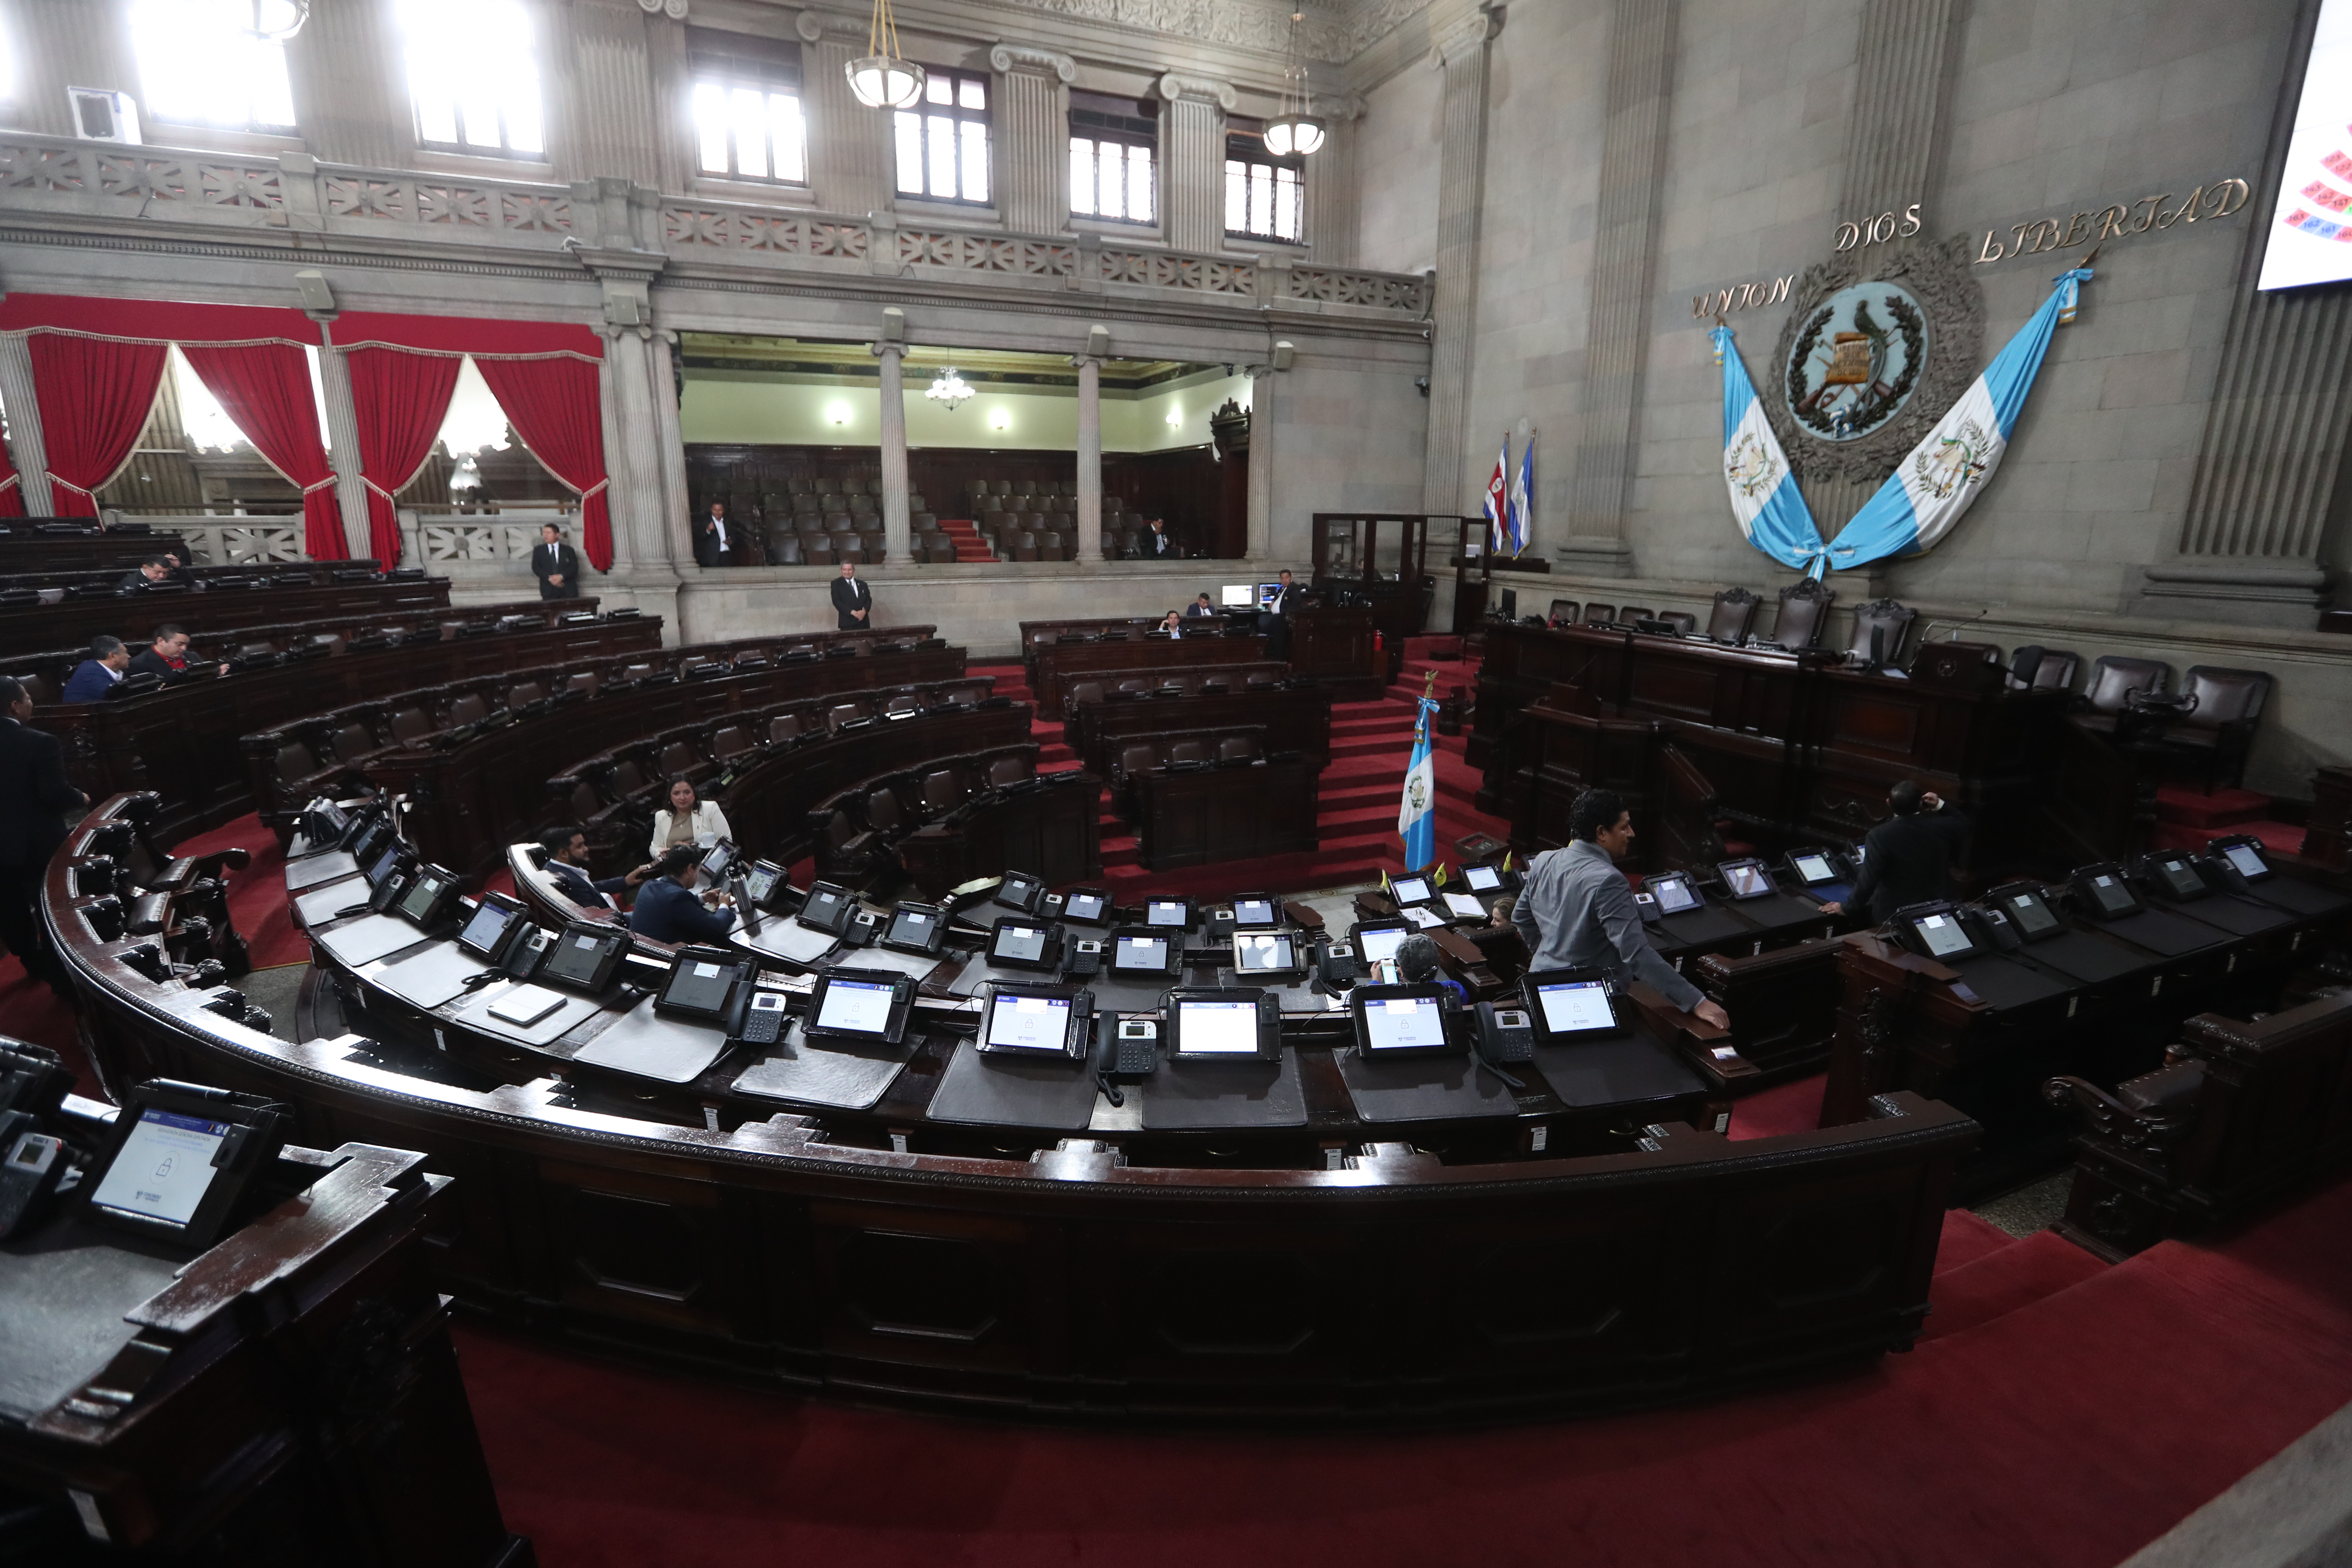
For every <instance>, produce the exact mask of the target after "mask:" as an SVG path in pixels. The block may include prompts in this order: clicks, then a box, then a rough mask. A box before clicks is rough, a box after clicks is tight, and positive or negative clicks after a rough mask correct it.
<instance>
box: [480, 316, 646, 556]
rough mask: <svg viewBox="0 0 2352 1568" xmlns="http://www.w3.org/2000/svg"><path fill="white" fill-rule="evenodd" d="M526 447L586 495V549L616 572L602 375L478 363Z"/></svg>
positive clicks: (551, 364) (574, 365) (552, 363)
mask: <svg viewBox="0 0 2352 1568" xmlns="http://www.w3.org/2000/svg"><path fill="white" fill-rule="evenodd" d="M474 365H475V368H476V369H478V370H479V371H480V372H481V373H482V379H483V380H484V381H486V382H488V384H489V388H490V395H491V396H493V397H496V398H497V399H498V400H499V407H500V408H501V409H503V410H505V411H506V416H507V422H508V423H509V424H510V425H512V426H514V429H515V434H516V435H517V436H519V437H522V444H523V445H524V446H526V447H530V454H531V456H532V457H534V458H538V459H539V460H540V461H541V463H542V464H544V465H545V466H546V468H547V471H548V472H549V473H551V474H553V475H554V476H555V477H556V478H557V479H562V481H563V482H564V483H565V484H567V485H570V486H571V487H572V489H575V490H578V491H579V492H580V548H581V549H582V550H583V551H585V552H587V555H588V563H589V564H590V565H592V566H593V567H595V568H596V570H597V571H599V572H609V571H611V570H612V569H613V514H612V512H611V510H609V509H608V508H607V507H606V506H605V504H604V489H605V485H606V483H607V481H606V479H605V477H604V405H603V403H602V401H601V400H600V398H599V396H598V392H597V385H596V377H597V374H598V369H597V367H596V366H595V365H593V364H590V363H587V362H586V361H584V360H576V359H486V358H478V359H476V360H475V361H474Z"/></svg>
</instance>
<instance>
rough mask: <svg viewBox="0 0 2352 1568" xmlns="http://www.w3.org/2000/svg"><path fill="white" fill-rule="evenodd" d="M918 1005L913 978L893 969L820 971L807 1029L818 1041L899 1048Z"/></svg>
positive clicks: (803, 1027)
mask: <svg viewBox="0 0 2352 1568" xmlns="http://www.w3.org/2000/svg"><path fill="white" fill-rule="evenodd" d="M914 1005H915V981H914V977H913V976H912V975H908V974H898V973H893V972H892V971H890V970H887V969H850V968H836V969H825V970H820V971H819V972H818V973H817V977H816V984H815V986H814V988H813V989H812V990H811V991H810V992H809V1004H808V1017H807V1019H806V1021H805V1022H804V1023H803V1025H802V1026H801V1031H802V1033H803V1034H804V1035H806V1036H807V1037H809V1038H811V1039H813V1040H839V1041H844V1042H848V1043H853V1044H857V1045H869V1046H873V1045H890V1046H895V1045H898V1043H899V1042H900V1040H901V1039H902V1038H903V1037H905V1035H906V1032H907V1015H908V1013H909V1012H911V1011H912V1010H913V1008H914Z"/></svg>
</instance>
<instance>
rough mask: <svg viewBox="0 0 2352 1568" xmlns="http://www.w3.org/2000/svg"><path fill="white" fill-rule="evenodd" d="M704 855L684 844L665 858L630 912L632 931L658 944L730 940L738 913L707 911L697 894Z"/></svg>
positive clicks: (721, 897) (718, 896)
mask: <svg viewBox="0 0 2352 1568" xmlns="http://www.w3.org/2000/svg"><path fill="white" fill-rule="evenodd" d="M703 854H704V851H703V850H702V849H700V848H698V847H696V846H694V845H692V844H681V845H679V846H678V847H677V848H675V849H672V850H671V851H670V852H669V853H668V854H667V855H665V856H663V857H662V858H661V860H660V861H659V863H658V864H657V865H656V867H655V868H654V875H653V877H652V878H651V879H648V880H647V881H646V886H645V890H644V891H642V892H640V893H639V894H638V895H637V903H636V907H635V909H633V910H630V911H629V929H630V930H631V931H635V932H636V933H637V934H638V935H639V936H643V937H651V938H652V939H653V940H654V941H656V942H713V943H721V942H725V941H726V940H727V933H728V932H729V931H733V930H734V929H735V912H734V911H733V910H713V909H706V908H704V907H703V902H702V900H700V899H699V898H698V897H696V896H695V893H694V878H695V868H696V867H697V866H699V865H700V864H702V857H703ZM726 896H727V895H726V894H724V893H713V894H712V895H711V897H713V898H716V899H724V898H726Z"/></svg>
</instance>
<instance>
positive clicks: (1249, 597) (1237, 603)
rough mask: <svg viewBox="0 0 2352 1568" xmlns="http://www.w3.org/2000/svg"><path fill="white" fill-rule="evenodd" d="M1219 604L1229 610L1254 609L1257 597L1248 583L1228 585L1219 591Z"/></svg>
mask: <svg viewBox="0 0 2352 1568" xmlns="http://www.w3.org/2000/svg"><path fill="white" fill-rule="evenodd" d="M1217 603H1218V604H1220V605H1223V606H1224V607H1225V608H1226V609H1228V610H1247V609H1254V608H1255V607H1256V605H1257V596H1256V595H1255V594H1254V593H1253V592H1252V591H1251V589H1250V585H1249V584H1247V583H1227V584H1224V585H1223V586H1222V587H1220V588H1219V589H1218V590H1217Z"/></svg>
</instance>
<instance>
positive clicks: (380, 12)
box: [286, 5, 415, 169]
mask: <svg viewBox="0 0 2352 1568" xmlns="http://www.w3.org/2000/svg"><path fill="white" fill-rule="evenodd" d="M399 31H400V30H399V24H398V23H397V22H396V21H394V18H393V16H392V12H391V8H390V7H389V6H384V5H313V6H311V7H310V20H309V21H307V22H305V23H303V24H302V30H301V31H300V32H299V33H297V34H295V35H294V37H293V38H292V40H291V41H289V43H288V44H287V46H286V70H287V75H288V77H289V84H290V85H291V86H292V88H293V89H294V114H295V119H296V121H297V123H299V125H300V126H301V128H302V141H303V143H304V145H305V146H306V147H307V148H308V150H309V151H310V153H311V155H312V156H314V157H318V158H323V159H325V160H326V161H328V162H329V163H358V164H360V165H362V167H366V168H373V169H396V168H399V167H400V166H401V164H402V163H403V162H404V160H406V159H407V158H408V157H409V155H410V154H412V153H414V152H415V132H414V131H413V130H412V129H411V117H410V111H409V105H408V95H407V90H406V88H405V85H404V77H403V72H402V68H401V67H400V65H399V63H398V62H399V60H400V58H401V40H400V36H399Z"/></svg>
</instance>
